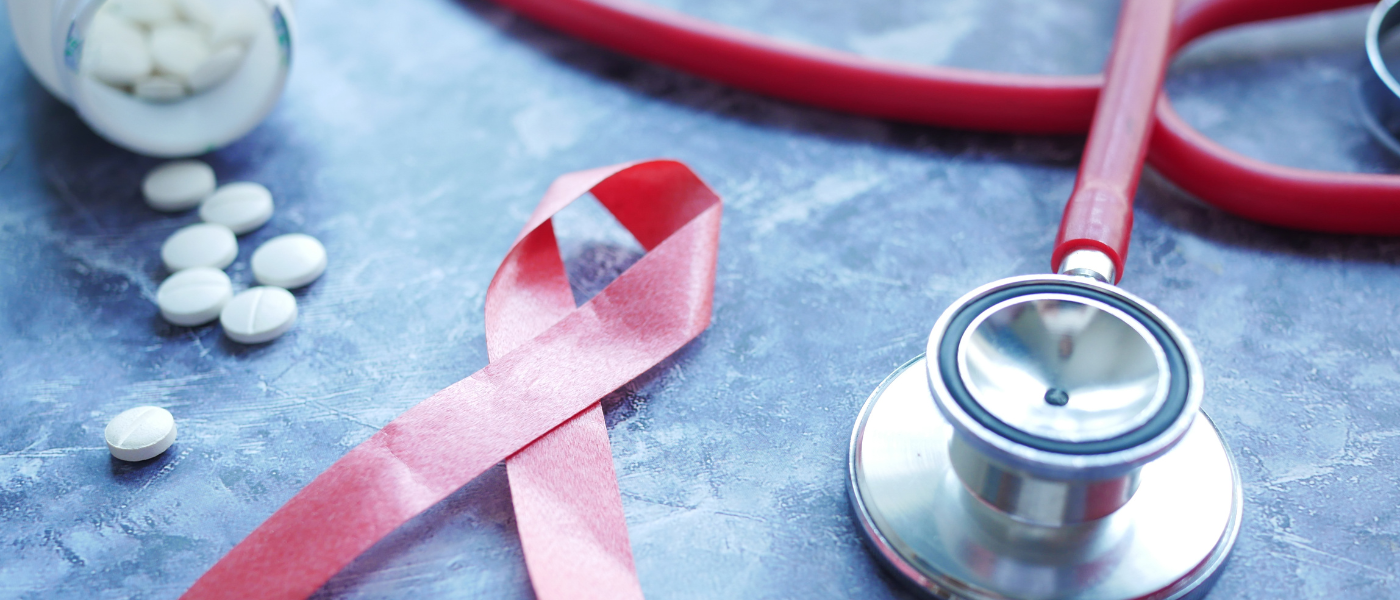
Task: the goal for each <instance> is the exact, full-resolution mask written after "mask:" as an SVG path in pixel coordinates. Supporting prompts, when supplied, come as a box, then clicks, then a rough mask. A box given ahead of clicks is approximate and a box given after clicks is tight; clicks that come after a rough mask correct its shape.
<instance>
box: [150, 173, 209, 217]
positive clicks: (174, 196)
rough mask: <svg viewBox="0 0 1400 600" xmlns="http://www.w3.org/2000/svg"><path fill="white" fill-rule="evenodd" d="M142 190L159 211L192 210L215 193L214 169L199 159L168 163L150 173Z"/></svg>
mask: <svg viewBox="0 0 1400 600" xmlns="http://www.w3.org/2000/svg"><path fill="white" fill-rule="evenodd" d="M141 193H142V194H143V195H144V196H146V204H149V205H150V206H151V208H154V209H156V210H159V211H164V212H175V211H180V210H187V209H191V208H194V207H195V206H197V205H199V201H200V200H203V199H205V198H206V197H208V196H209V194H212V193H214V169H211V168H209V165H206V164H204V163H202V162H200V161H197V160H177V161H174V162H168V163H165V164H163V165H161V166H159V167H156V168H155V169H154V170H152V171H151V172H150V173H148V174H146V179H145V180H143V181H142V182H141Z"/></svg>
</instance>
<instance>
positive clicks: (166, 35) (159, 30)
mask: <svg viewBox="0 0 1400 600" xmlns="http://www.w3.org/2000/svg"><path fill="white" fill-rule="evenodd" d="M208 57H209V44H208V42H206V41H205V40H204V34H203V33H202V32H200V31H199V30H198V29H196V28H194V27H190V26H188V25H183V24H179V23H170V24H166V25H159V26H156V27H155V28H154V29H151V60H152V61H154V62H155V64H156V68H157V69H159V70H160V71H162V72H164V73H168V74H170V75H174V76H176V77H179V78H181V79H188V78H189V76H190V74H191V73H194V70H195V69H197V68H199V65H201V64H203V63H204V59H206V58H208Z"/></svg>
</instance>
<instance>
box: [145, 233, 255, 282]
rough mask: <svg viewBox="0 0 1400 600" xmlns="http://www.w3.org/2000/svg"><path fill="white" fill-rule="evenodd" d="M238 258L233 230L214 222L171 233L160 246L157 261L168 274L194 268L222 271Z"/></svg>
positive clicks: (236, 241)
mask: <svg viewBox="0 0 1400 600" xmlns="http://www.w3.org/2000/svg"><path fill="white" fill-rule="evenodd" d="M237 256H238V240H237V239H236V238H234V237H233V231H232V230H230V229H229V228H228V227H225V226H223V225H220V224H218V223H199V224H196V225H190V226H188V227H183V228H181V229H180V230H179V231H176V232H175V233H173V234H171V236H170V237H169V238H168V239H166V240H165V243H164V244H162V245H161V247H160V259H161V260H162V261H164V262H165V268H166V269H167V270H169V271H170V272H171V273H177V272H179V271H183V270H185V269H193V268H195V267H212V268H215V269H222V268H224V267H227V266H229V265H230V264H232V263H233V259H234V258H235V257H237Z"/></svg>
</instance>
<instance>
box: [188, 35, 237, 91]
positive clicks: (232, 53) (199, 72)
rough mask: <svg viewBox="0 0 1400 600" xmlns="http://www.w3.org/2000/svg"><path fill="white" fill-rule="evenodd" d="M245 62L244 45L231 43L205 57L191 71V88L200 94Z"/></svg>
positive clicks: (222, 80) (221, 81)
mask: <svg viewBox="0 0 1400 600" xmlns="http://www.w3.org/2000/svg"><path fill="white" fill-rule="evenodd" d="M241 64H243V45H242V44H229V45H227V46H224V47H223V48H219V50H218V51H217V52H215V53H213V54H210V55H209V58H206V59H204V62H202V63H200V64H199V66H198V67H195V70H194V71H193V72H191V73H190V76H189V79H188V82H189V84H190V89H191V90H194V93H196V94H198V93H200V92H203V91H204V90H207V89H209V88H212V87H214V86H216V85H219V84H220V83H223V82H224V80H225V79H228V78H229V76H230V75H233V72H234V71H237V70H238V67H239V65H241Z"/></svg>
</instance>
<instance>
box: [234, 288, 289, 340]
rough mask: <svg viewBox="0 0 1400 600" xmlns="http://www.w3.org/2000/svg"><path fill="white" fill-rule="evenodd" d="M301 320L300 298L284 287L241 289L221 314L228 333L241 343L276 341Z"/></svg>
mask: <svg viewBox="0 0 1400 600" xmlns="http://www.w3.org/2000/svg"><path fill="white" fill-rule="evenodd" d="M296 321H297V299H296V298H295V297H293V296H292V293H291V292H289V291H287V290H284V289H282V288H280V287H271V286H262V287H255V288H251V289H247V290H243V291H242V292H239V293H238V295H237V296H234V297H233V299H232V300H229V302H228V304H226V305H224V310H223V312H222V313H220V314H219V324H220V325H223V327H224V335H227V336H228V337H229V339H231V340H233V341H235V342H239V343H241V344H261V343H263V342H268V341H272V340H273V339H275V338H277V336H280V335H282V334H284V333H286V332H287V330H289V329H291V328H292V325H293V324H294V323H296Z"/></svg>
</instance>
